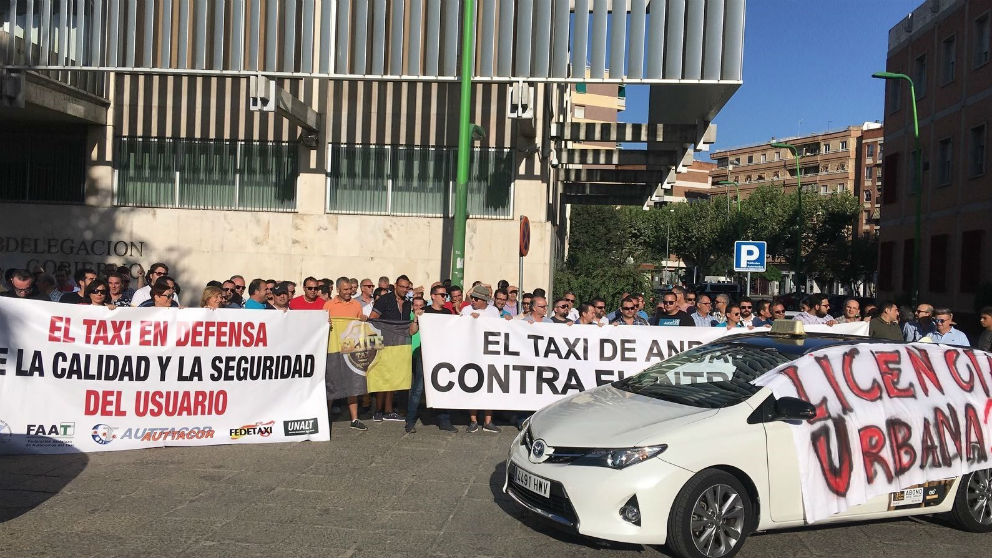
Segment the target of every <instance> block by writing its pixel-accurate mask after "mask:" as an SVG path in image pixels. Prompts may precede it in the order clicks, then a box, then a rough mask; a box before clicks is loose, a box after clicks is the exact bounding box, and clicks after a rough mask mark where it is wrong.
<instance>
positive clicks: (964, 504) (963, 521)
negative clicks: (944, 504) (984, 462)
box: [950, 469, 992, 533]
mask: <svg viewBox="0 0 992 558" xmlns="http://www.w3.org/2000/svg"><path fill="white" fill-rule="evenodd" d="M950 515H951V518H952V519H953V520H954V523H956V524H957V526H958V527H960V528H961V529H963V530H965V531H971V532H972V533H988V532H990V531H992V469H982V470H980V471H974V472H972V473H968V474H967V475H965V476H963V477H961V482H960V483H958V491H957V494H955V496H954V507H953V508H952V509H951V514H950Z"/></svg>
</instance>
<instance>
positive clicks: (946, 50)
mask: <svg viewBox="0 0 992 558" xmlns="http://www.w3.org/2000/svg"><path fill="white" fill-rule="evenodd" d="M940 49H941V58H942V60H941V74H940V78H941V85H945V84H948V83H950V82H952V81H954V65H955V63H956V62H957V45H956V44H955V37H954V35H951V36H950V37H948V38H946V39H944V41H943V42H942V43H941V44H940Z"/></svg>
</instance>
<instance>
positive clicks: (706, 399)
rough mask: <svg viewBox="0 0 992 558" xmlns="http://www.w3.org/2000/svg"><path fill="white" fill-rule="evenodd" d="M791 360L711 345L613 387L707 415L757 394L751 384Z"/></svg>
mask: <svg viewBox="0 0 992 558" xmlns="http://www.w3.org/2000/svg"><path fill="white" fill-rule="evenodd" d="M794 358H795V355H788V354H782V353H780V352H778V351H777V350H775V349H774V348H771V347H759V346H755V345H750V344H745V343H711V344H708V345H702V346H700V347H696V348H694V349H691V350H688V351H685V352H683V353H679V354H678V355H675V356H673V357H671V358H669V359H667V360H663V361H661V362H659V363H658V364H655V365H652V366H651V367H649V368H647V369H646V370H644V371H643V372H641V373H639V374H636V375H634V376H629V377H627V378H624V379H623V380H619V381H617V382H614V383H613V386H614V387H616V388H619V389H622V390H624V391H629V392H631V393H636V394H639V395H644V396H647V397H653V398H655V399H662V400H664V401H671V402H673V403H679V404H681V405H692V406H695V407H706V408H710V409H715V408H720V407H729V406H730V405H735V404H737V403H740V402H741V401H744V400H745V399H747V398H748V397H750V396H752V395H754V394H755V393H757V392H758V389H760V388H759V387H758V386H755V385H753V384H752V383H751V382H752V381H754V379H755V378H757V377H758V376H761V375H762V374H764V373H765V372H768V371H769V370H771V369H773V368H775V367H777V366H779V365H781V364H785V363H786V362H789V361H791V360H793V359H794Z"/></svg>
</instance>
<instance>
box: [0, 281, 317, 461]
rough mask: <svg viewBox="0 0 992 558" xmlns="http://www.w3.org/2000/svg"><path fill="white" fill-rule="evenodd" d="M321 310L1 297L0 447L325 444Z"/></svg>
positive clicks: (54, 450) (23, 450)
mask: <svg viewBox="0 0 992 558" xmlns="http://www.w3.org/2000/svg"><path fill="white" fill-rule="evenodd" d="M326 344H327V314H325V313H324V312H255V311H242V310H209V309H200V308H197V309H183V310H180V309H174V308H118V309H115V310H111V309H108V308H104V307H100V306H89V305H68V304H54V303H50V302H42V301H32V300H17V299H10V298H0V453H70V452H78V451H82V452H92V451H113V450H126V449H135V448H147V447H155V446H193V445H197V446H199V445H214V444H235V443H266V442H298V441H302V440H314V441H327V440H330V430H329V425H328V421H327V402H326V400H325V399H324V389H323V388H324V386H323V384H324V364H325V362H324V358H323V354H324V348H325V347H326Z"/></svg>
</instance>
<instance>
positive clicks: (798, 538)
mask: <svg viewBox="0 0 992 558" xmlns="http://www.w3.org/2000/svg"><path fill="white" fill-rule="evenodd" d="M460 428H461V432H459V433H457V434H452V433H447V432H441V431H439V430H438V429H437V428H436V427H434V426H422V425H418V432H417V433H416V434H404V432H403V423H401V422H392V423H390V422H385V423H372V422H371V421H369V430H368V431H367V432H358V431H354V430H351V429H349V428H348V427H347V423H346V422H342V421H337V422H335V423H334V424H333V429H332V435H331V441H330V442H329V443H328V442H321V443H313V442H303V443H295V444H259V445H228V446H214V447H199V448H161V449H148V450H136V451H121V452H105V453H93V454H74V455H63V456H6V457H0V556H98V557H105V556H106V557H109V556H344V557H350V556H417V557H435V556H436V557H447V556H493V557H517V556H519V557H531V556H555V557H573V556H596V557H605V556H610V557H612V556H649V557H650V556H667V554H666V551H665V549H664V548H663V547H642V546H635V545H621V544H601V543H597V542H596V541H589V540H583V539H577V538H574V537H571V536H568V535H565V534H561V533H559V532H557V531H555V530H553V529H550V528H549V527H548V526H547V525H545V524H544V523H542V522H540V521H538V520H537V519H536V518H534V517H533V516H531V515H529V514H527V513H525V512H522V511H520V510H519V509H517V507H516V506H515V504H514V503H513V502H512V501H510V500H509V499H508V498H507V497H506V496H505V495H504V494H502V493H501V492H500V487H501V485H502V478H503V471H504V466H503V461H504V459H505V457H506V453H507V448H508V446H509V444H510V443H511V441H512V439H513V436H514V435H515V434H516V429H514V428H513V427H504V428H503V432H502V433H500V434H490V433H484V432H477V433H473V434H468V433H465V432H464V424H462V425H461V426H460ZM990 541H992V537H990V536H987V535H973V534H969V533H962V532H959V531H956V530H954V529H952V528H950V527H947V526H946V525H945V524H944V523H942V522H940V521H938V520H929V519H928V520H913V519H905V520H894V521H885V522H876V523H871V524H866V525H852V526H842V527H827V528H819V529H803V530H792V531H786V532H777V533H770V534H759V535H755V536H752V537H751V538H750V539H749V540H748V541H747V543H746V544H745V546H744V548H743V550H742V551H741V553H740V555H739V556H742V557H751V556H783V557H785V556H795V557H804V556H885V557H895V556H941V557H943V556H976V557H977V556H981V557H986V556H988V555H989V550H988V548H989V547H988V544H989V542H990Z"/></svg>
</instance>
